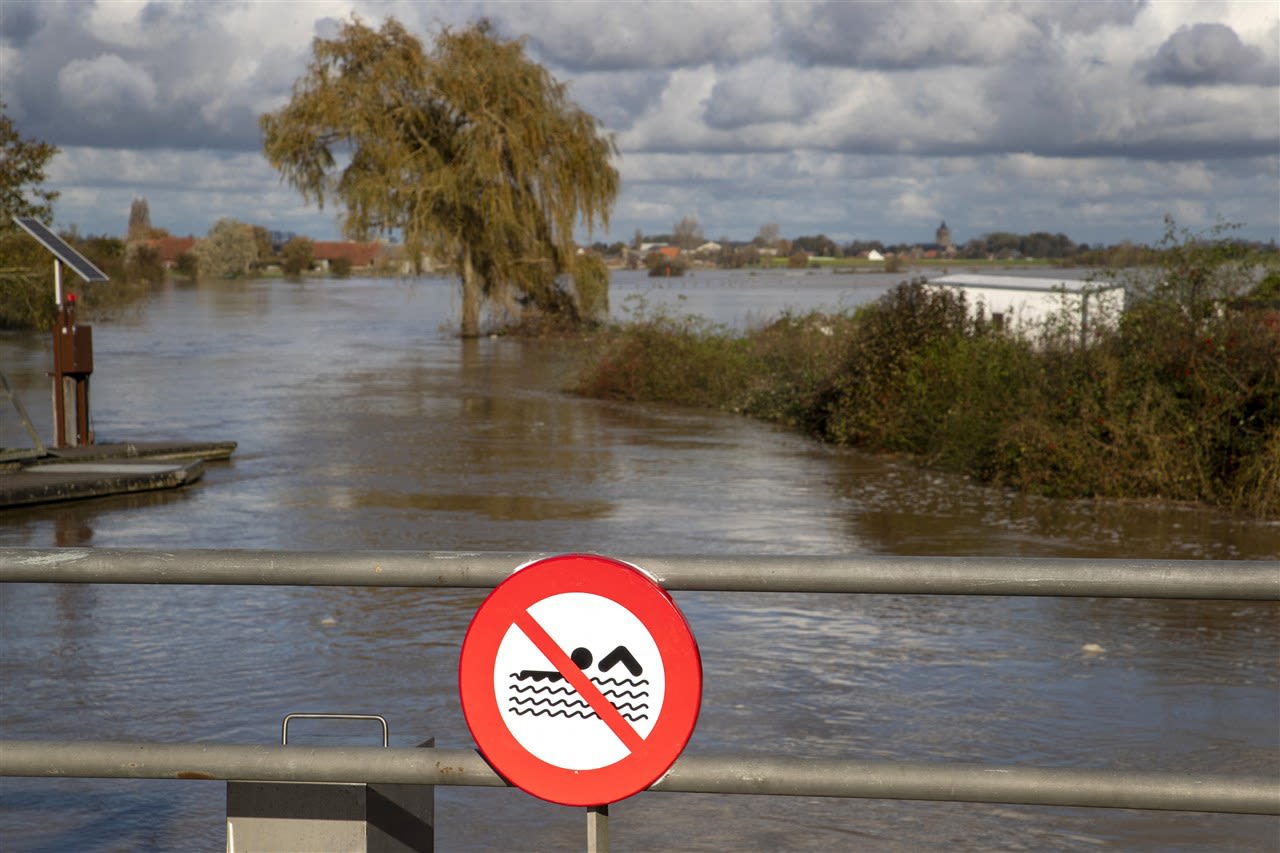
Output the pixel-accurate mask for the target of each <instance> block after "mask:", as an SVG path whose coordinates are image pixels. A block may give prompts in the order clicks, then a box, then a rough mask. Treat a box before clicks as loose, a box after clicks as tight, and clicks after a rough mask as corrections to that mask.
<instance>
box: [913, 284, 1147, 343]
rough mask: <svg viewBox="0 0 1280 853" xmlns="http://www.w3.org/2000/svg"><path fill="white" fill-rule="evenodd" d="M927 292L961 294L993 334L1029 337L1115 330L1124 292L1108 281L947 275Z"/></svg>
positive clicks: (970, 308)
mask: <svg viewBox="0 0 1280 853" xmlns="http://www.w3.org/2000/svg"><path fill="white" fill-rule="evenodd" d="M929 285H930V286H932V287H942V288H949V289H952V290H957V291H960V292H961V293H963V294H964V296H965V302H966V304H967V305H968V307H969V312H970V313H971V314H972V315H975V316H976V315H978V314H979V313H981V314H982V315H983V316H985V317H987V318H988V319H989V320H990V321H991V322H992V323H993V324H994V325H995V326H997V327H998V328H1004V329H1010V330H1013V331H1017V332H1030V331H1035V330H1037V329H1039V328H1041V327H1042V326H1043V325H1044V324H1045V322H1047V321H1053V322H1055V323H1061V324H1062V325H1061V326H1060V327H1059V328H1061V329H1062V330H1063V331H1069V332H1072V333H1074V334H1082V333H1083V332H1084V331H1085V330H1087V329H1090V328H1096V327H1097V326H1098V324H1099V323H1101V324H1102V325H1103V326H1114V325H1115V323H1116V321H1117V320H1118V319H1119V317H1120V312H1121V311H1123V310H1124V287H1123V286H1122V285H1119V284H1115V283H1113V282H1107V281H1072V280H1066V279H1058V278H1029V277H1025V276H1007V275H976V274H963V275H948V276H943V277H942V278H935V279H933V280H931V281H930V282H929Z"/></svg>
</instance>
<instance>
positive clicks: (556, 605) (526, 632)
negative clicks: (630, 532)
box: [458, 554, 702, 806]
mask: <svg viewBox="0 0 1280 853" xmlns="http://www.w3.org/2000/svg"><path fill="white" fill-rule="evenodd" d="M458 682H459V690H460V695H461V700H462V711H463V714H464V715H465V717H466V720H467V726H468V728H470V729H471V735H472V737H473V738H475V741H476V745H477V746H478V747H479V749H480V752H481V754H483V755H484V757H485V759H486V760H488V761H489V763H490V764H492V765H493V767H494V769H495V770H496V771H497V772H498V773H499V774H500V775H501V776H502V777H503V778H505V779H506V780H507V781H508V782H510V783H511V784H512V785H515V786H516V787H518V788H520V789H521V790H524V791H526V792H528V793H530V794H532V795H534V796H535V797H539V798H541V799H544V800H548V801H550V802H553V803H559V804H561V805H566V806H607V805H608V804H610V803H613V802H617V801H618V800H623V799H626V798H627V797H630V796H631V795H633V794H636V793H638V792H640V791H643V790H645V789H646V788H648V787H649V786H650V785H651V784H653V783H654V782H656V781H657V780H658V779H659V778H660V777H661V776H662V775H663V774H664V773H666V772H667V770H668V769H670V767H671V765H672V764H673V763H674V762H675V760H676V758H677V757H678V756H679V755H680V753H681V751H682V750H683V749H684V747H685V744H687V743H688V742H689V738H690V736H691V735H692V734H693V727H694V724H695V723H696V722H697V718H698V709H699V706H700V704H701V701H702V662H701V658H700V657H699V655H698V646H697V643H696V642H695V641H694V638H693V633H692V632H691V631H690V630H689V625H688V623H687V622H686V621H685V619H684V615H683V614H682V613H681V612H680V610H679V608H677V607H676V604H675V602H674V601H673V600H672V599H671V596H670V595H668V594H667V592H666V590H664V589H663V588H662V587H661V586H659V585H658V584H657V583H656V582H655V581H654V580H653V579H652V578H651V577H649V576H648V575H647V574H645V573H644V572H642V571H640V570H639V569H637V568H636V567H634V566H631V565H628V564H626V563H622V562H619V561H617V560H612V559H609V558H607V557H598V556H592V555H584V554H569V555H564V556H559V557H550V558H548V559H545V560H539V561H536V562H534V563H531V564H529V565H527V566H525V567H523V568H521V569H519V570H517V571H516V572H515V573H514V574H512V575H511V576H510V577H509V578H507V579H506V580H505V581H503V582H502V583H501V584H499V585H498V586H497V587H496V588H495V589H494V590H493V592H492V593H491V594H490V595H489V597H488V598H486V599H485V600H484V602H483V603H482V604H481V605H480V607H479V609H478V610H477V611H476V614H475V617H474V618H473V619H472V621H471V625H470V627H469V628H468V629H467V635H466V639H465V640H464V641H463V644H462V655H461V661H460V664H459V677H458Z"/></svg>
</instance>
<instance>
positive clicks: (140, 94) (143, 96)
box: [58, 53, 156, 123]
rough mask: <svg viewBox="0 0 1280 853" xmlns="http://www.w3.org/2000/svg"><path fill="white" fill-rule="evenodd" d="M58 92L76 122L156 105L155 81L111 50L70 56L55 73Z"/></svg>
mask: <svg viewBox="0 0 1280 853" xmlns="http://www.w3.org/2000/svg"><path fill="white" fill-rule="evenodd" d="M58 92H59V94H60V95H61V96H62V97H63V99H64V100H65V101H66V102H67V104H68V105H69V106H70V107H71V108H72V109H73V110H75V111H76V117H77V119H78V120H80V121H94V122H95V123H97V122H96V121H95V119H96V118H97V117H99V116H101V114H103V113H110V112H115V111H120V110H125V111H128V112H129V113H136V112H145V111H147V110H150V109H152V108H153V107H154V106H155V104H156V83H155V81H154V80H152V79H151V75H150V74H148V73H147V72H146V71H145V70H144V69H142V68H139V67H137V66H135V65H131V64H130V63H128V62H126V61H125V60H124V59H122V58H120V57H119V56H117V55H115V54H114V53H104V54H101V55H99V56H97V57H94V58H93V59H74V60H72V61H71V62H69V63H67V65H66V66H65V67H63V69H62V70H61V71H59V72H58Z"/></svg>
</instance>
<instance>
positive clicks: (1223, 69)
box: [1147, 24, 1280, 86]
mask: <svg viewBox="0 0 1280 853" xmlns="http://www.w3.org/2000/svg"><path fill="white" fill-rule="evenodd" d="M1147 81H1148V82H1151V83H1168V84H1172V85H1175V86H1215V85H1219V84H1241V83H1243V84H1254V85H1262V86H1273V85H1275V84H1276V83H1277V82H1280V71H1278V70H1277V67H1276V66H1275V64H1272V65H1271V67H1267V63H1266V62H1265V60H1264V59H1263V56H1262V51H1261V50H1260V49H1258V48H1256V47H1254V46H1252V45H1247V44H1245V43H1244V42H1242V41H1241V40H1240V36H1238V35H1237V34H1236V32H1235V30H1233V29H1231V28H1230V27H1228V26H1226V25H1225V24H1193V25H1191V26H1186V27H1182V28H1180V29H1179V30H1178V31H1177V32H1176V33H1174V34H1173V35H1171V36H1169V39H1168V41H1166V42H1165V43H1164V44H1162V45H1160V49H1159V50H1157V51H1156V55H1155V56H1154V57H1153V58H1152V59H1151V60H1150V62H1148V63H1147Z"/></svg>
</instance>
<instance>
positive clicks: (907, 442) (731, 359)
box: [578, 243, 1280, 517]
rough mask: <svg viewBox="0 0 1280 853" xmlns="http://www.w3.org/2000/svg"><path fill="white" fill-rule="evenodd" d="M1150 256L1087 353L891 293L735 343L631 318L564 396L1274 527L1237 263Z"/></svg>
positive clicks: (1234, 259) (1254, 347)
mask: <svg viewBox="0 0 1280 853" xmlns="http://www.w3.org/2000/svg"><path fill="white" fill-rule="evenodd" d="M1164 257H1165V260H1166V263H1165V264H1164V265H1163V266H1162V267H1161V268H1159V269H1157V270H1149V271H1148V272H1147V273H1146V276H1147V278H1146V281H1145V282H1130V289H1131V292H1132V293H1133V295H1134V298H1135V302H1134V304H1132V305H1131V306H1130V308H1129V309H1128V310H1127V311H1126V312H1125V314H1124V316H1123V317H1122V318H1120V321H1119V322H1118V324H1117V325H1116V326H1115V327H1114V329H1112V330H1110V331H1106V332H1100V333H1098V334H1096V335H1095V336H1094V338H1093V340H1092V341H1091V342H1090V344H1089V345H1087V346H1084V345H1081V343H1080V341H1079V340H1078V338H1076V337H1075V336H1064V335H1061V334H1058V333H1055V331H1054V330H1053V329H1048V328H1047V329H1045V330H1044V332H1043V334H1042V335H1040V336H1038V337H1037V336H1032V337H1025V336H1019V335H1013V334H1009V333H1006V332H1003V331H1000V330H996V329H994V328H992V327H991V326H989V325H988V324H986V323H984V322H983V321H982V320H981V319H980V318H975V317H973V316H972V315H971V314H970V312H968V311H967V310H966V306H965V304H964V302H963V298H962V297H961V296H959V295H956V294H953V293H950V292H946V291H943V290H941V289H934V288H929V287H927V286H925V285H923V284H920V283H904V284H902V285H900V286H899V287H898V288H896V289H895V290H893V291H892V292H890V293H889V294H887V295H886V296H885V297H884V298H882V299H881V300H880V301H879V302H877V303H875V304H874V305H871V306H866V307H864V308H861V309H858V310H857V311H846V312H842V313H838V314H820V313H814V314H807V315H790V314H789V315H784V316H783V317H781V318H780V319H778V320H776V321H775V322H773V323H770V324H769V325H766V326H762V327H759V328H756V329H752V330H750V331H749V332H747V333H745V334H734V333H731V332H729V331H727V330H725V329H723V328H721V327H717V326H713V325H710V324H708V323H706V322H705V321H702V320H699V319H696V318H688V317H677V316H673V315H670V314H666V313H659V314H656V315H648V316H645V315H641V316H638V317H637V318H635V319H634V320H632V321H631V322H628V323H625V324H622V325H620V326H617V327H615V328H613V329H612V330H610V331H609V332H608V333H607V334H606V337H605V339H604V342H603V345H602V347H601V349H600V351H599V355H598V357H597V359H596V360H595V361H594V363H593V364H592V365H591V366H590V368H589V369H588V370H587V371H586V372H585V373H584V375H583V377H582V379H581V381H580V384H579V389H578V390H579V391H581V392H582V393H584V394H588V395H594V396H602V397H613V398H618V399H627V400H652V401H666V402H672V403H680V404H684V405H692V406H704V407H714V408H719V409H723V410H726V411H733V412H740V413H743V414H747V415H750V416H753V417H758V418H763V419H766V420H770V421H776V422H781V423H788V424H792V425H795V426H796V427H798V428H800V429H803V430H805V431H806V432H808V433H810V434H811V435H814V436H815V437H817V438H820V439H822V440H824V441H830V442H834V443H837V444H845V445H852V446H857V447H862V448H865V449H868V450H872V451H890V452H899V453H909V454H914V455H916V456H918V457H920V458H921V459H922V460H923V461H924V462H926V463H927V464H930V465H934V466H937V467H939V468H943V469H946V470H951V471H956V472H963V473H965V474H968V475H970V476H972V477H974V478H976V479H978V480H981V481H984V482H988V483H995V484H1000V485H1006V486H1012V487H1015V488H1018V489H1022V490H1025V491H1028V492H1033V493H1038V494H1044V495H1051V496H1061V497H1090V496H1096V497H1119V498H1160V499H1168V500H1185V501H1199V502H1204V503H1207V504H1211V505H1215V506H1220V507H1227V508H1232V509H1239V510H1245V511H1249V512H1253V513H1256V514H1258V515H1260V516H1270V517H1280V310H1278V309H1277V307H1276V306H1274V304H1273V303H1266V302H1259V301H1257V300H1254V301H1250V300H1249V299H1247V298H1246V299H1241V297H1242V296H1246V289H1247V287H1248V286H1249V285H1250V282H1252V281H1253V280H1255V279H1256V277H1257V276H1256V269H1255V268H1254V267H1253V266H1252V264H1253V260H1252V259H1249V258H1244V257H1239V256H1237V255H1234V254H1232V252H1230V251H1223V249H1222V246H1221V245H1218V244H1216V243H1209V244H1196V243H1190V244H1187V243H1183V244H1179V245H1178V246H1177V247H1176V249H1171V250H1169V251H1167V252H1166V254H1165V255H1164ZM1256 292H1262V291H1261V290H1257V289H1255V293H1256Z"/></svg>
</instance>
